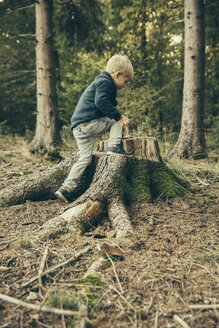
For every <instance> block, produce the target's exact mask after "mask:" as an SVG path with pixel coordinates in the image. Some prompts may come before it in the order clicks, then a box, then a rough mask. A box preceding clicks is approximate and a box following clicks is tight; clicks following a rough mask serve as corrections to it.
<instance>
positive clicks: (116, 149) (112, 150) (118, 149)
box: [107, 144, 133, 156]
mask: <svg viewBox="0 0 219 328" xmlns="http://www.w3.org/2000/svg"><path fill="white" fill-rule="evenodd" d="M132 154H133V152H128V151H125V150H124V149H123V147H122V144H121V145H118V146H112V147H108V150H107V155H124V156H131V155H132Z"/></svg>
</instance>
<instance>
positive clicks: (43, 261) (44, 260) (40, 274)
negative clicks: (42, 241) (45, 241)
mask: <svg viewBox="0 0 219 328" xmlns="http://www.w3.org/2000/svg"><path fill="white" fill-rule="evenodd" d="M48 251H49V246H46V248H45V251H44V253H43V257H42V260H41V263H40V267H39V271H38V279H39V291H40V293H41V288H43V282H42V275H43V269H44V266H45V263H46V259H47V256H48ZM41 296H42V295H41Z"/></svg>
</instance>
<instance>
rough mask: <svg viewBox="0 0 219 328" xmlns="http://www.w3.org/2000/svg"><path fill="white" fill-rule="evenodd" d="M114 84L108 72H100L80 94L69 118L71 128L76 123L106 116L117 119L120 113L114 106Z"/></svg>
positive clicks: (115, 102)
mask: <svg viewBox="0 0 219 328" xmlns="http://www.w3.org/2000/svg"><path fill="white" fill-rule="evenodd" d="M116 106H117V100H116V86H115V83H114V81H113V79H112V77H111V75H110V74H109V73H108V72H105V71H104V72H102V73H101V74H100V75H98V76H97V77H96V78H95V79H94V81H93V82H92V83H91V84H90V85H89V86H88V87H87V88H86V90H85V91H84V92H83V94H82V95H81V98H80V99H79V102H78V104H77V106H76V108H75V111H74V114H73V115H72V118H71V129H73V128H75V127H76V126H77V125H78V124H80V123H84V122H87V121H90V120H94V119H96V118H99V117H103V116H107V117H109V118H111V119H115V120H116V121H119V120H120V118H121V114H120V113H119V111H118V110H117V109H116V108H115V107H116Z"/></svg>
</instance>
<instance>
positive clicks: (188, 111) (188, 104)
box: [171, 0, 206, 158]
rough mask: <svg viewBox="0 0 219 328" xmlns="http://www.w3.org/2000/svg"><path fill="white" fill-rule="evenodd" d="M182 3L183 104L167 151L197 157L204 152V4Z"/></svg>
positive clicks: (198, 0)
mask: <svg viewBox="0 0 219 328" xmlns="http://www.w3.org/2000/svg"><path fill="white" fill-rule="evenodd" d="M184 6H185V7H184V21H185V51H184V52H185V57H184V88H183V108H182V119H181V130H180V134H179V139H178V141H177V143H176V145H175V147H174V149H173V151H172V153H171V155H172V156H175V157H179V158H181V157H185V158H188V157H194V158H200V157H204V156H206V154H205V139H204V73H205V36H204V4H203V1H202V0H185V1H184Z"/></svg>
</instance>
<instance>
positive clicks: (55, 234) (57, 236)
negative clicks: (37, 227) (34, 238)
mask: <svg viewBox="0 0 219 328" xmlns="http://www.w3.org/2000/svg"><path fill="white" fill-rule="evenodd" d="M68 232H69V230H68V229H67V228H63V229H58V230H56V231H55V232H53V233H51V234H50V235H49V239H60V237H61V236H62V235H65V234H66V233H68Z"/></svg>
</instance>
